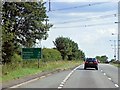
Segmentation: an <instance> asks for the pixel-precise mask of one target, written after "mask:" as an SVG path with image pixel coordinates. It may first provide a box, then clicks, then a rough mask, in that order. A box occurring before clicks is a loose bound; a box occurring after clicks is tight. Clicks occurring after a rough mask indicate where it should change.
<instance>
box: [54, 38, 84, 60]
mask: <svg viewBox="0 0 120 90" xmlns="http://www.w3.org/2000/svg"><path fill="white" fill-rule="evenodd" d="M53 43H54V45H55V46H56V49H57V50H58V51H59V52H60V53H61V56H62V59H63V60H65V59H68V60H75V59H84V58H85V54H84V53H83V51H82V50H79V48H78V44H77V43H75V42H74V41H72V40H71V39H70V38H67V37H58V38H56V39H55V41H53Z"/></svg>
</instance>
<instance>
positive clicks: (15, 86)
mask: <svg viewBox="0 0 120 90" xmlns="http://www.w3.org/2000/svg"><path fill="white" fill-rule="evenodd" d="M44 77H46V76H41V77H39V78H35V79H32V80H29V81H26V82H23V83H21V84H18V85H14V86H12V87H10V88H17V87H19V86H22V85H24V84H27V83H30V82H33V81H36V80H38V79H41V78H44Z"/></svg>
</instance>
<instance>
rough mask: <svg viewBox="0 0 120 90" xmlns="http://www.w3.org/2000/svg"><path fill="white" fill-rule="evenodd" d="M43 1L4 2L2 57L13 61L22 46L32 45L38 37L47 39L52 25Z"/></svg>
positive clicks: (4, 59)
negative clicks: (14, 54)
mask: <svg viewBox="0 0 120 90" xmlns="http://www.w3.org/2000/svg"><path fill="white" fill-rule="evenodd" d="M46 19H48V16H47V15H46V8H45V7H44V4H43V3H41V2H4V3H3V8H2V40H3V42H2V43H3V44H2V48H3V49H2V52H3V54H2V56H3V57H2V58H3V62H4V63H8V62H11V60H10V59H11V57H12V56H13V53H14V52H16V50H17V49H18V48H20V46H24V47H32V46H33V45H34V44H35V43H36V39H38V40H41V39H46V38H47V36H48V34H47V31H48V30H49V28H50V27H51V26H52V25H50V24H44V22H45V21H46Z"/></svg>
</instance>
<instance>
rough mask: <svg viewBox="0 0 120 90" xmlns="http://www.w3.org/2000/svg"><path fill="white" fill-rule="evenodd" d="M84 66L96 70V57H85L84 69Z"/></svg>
mask: <svg viewBox="0 0 120 90" xmlns="http://www.w3.org/2000/svg"><path fill="white" fill-rule="evenodd" d="M86 68H95V69H96V70H98V61H97V59H96V58H86V60H85V63H84V69H86Z"/></svg>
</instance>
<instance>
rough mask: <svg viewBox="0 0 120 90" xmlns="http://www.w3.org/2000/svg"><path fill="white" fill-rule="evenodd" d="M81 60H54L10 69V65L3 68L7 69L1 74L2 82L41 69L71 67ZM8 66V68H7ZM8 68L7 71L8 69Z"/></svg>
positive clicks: (32, 73)
mask: <svg viewBox="0 0 120 90" xmlns="http://www.w3.org/2000/svg"><path fill="white" fill-rule="evenodd" d="M82 62H83V61H80V60H79V61H78V60H76V61H54V62H50V61H49V62H45V63H43V62H41V63H40V68H37V67H36V66H34V67H19V68H17V67H16V68H15V69H10V68H11V66H10V65H9V67H7V68H4V66H3V70H7V71H6V72H5V71H4V74H3V75H2V82H7V81H10V80H14V79H18V78H21V77H25V76H28V75H34V74H37V73H40V72H43V71H52V70H57V69H62V70H63V69H69V68H72V67H75V66H77V65H80V64H81V63H82ZM8 68H9V69H8ZM8 70H9V71H8Z"/></svg>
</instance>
